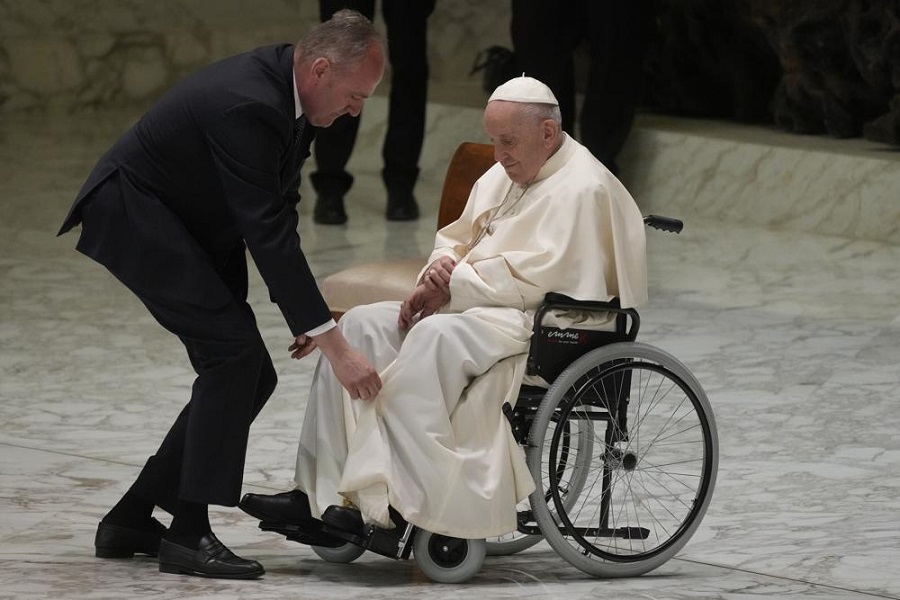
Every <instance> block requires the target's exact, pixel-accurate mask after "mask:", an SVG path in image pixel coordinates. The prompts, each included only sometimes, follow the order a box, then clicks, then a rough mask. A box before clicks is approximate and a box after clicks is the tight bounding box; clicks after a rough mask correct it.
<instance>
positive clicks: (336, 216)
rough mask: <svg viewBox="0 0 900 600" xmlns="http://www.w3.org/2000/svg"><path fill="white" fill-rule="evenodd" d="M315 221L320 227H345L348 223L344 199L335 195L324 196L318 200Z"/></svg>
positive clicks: (314, 210)
mask: <svg viewBox="0 0 900 600" xmlns="http://www.w3.org/2000/svg"><path fill="white" fill-rule="evenodd" d="M313 221H315V222H316V223H319V224H320V225H343V224H344V223H346V222H347V213H346V212H345V211H344V198H343V197H342V196H338V195H334V194H323V195H321V196H319V197H317V198H316V206H315V208H314V209H313Z"/></svg>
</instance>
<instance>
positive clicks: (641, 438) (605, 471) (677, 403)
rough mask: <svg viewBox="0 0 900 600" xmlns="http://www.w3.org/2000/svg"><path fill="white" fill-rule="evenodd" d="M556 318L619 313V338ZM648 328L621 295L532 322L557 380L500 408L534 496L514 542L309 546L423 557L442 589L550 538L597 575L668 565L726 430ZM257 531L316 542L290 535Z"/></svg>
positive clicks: (711, 482) (540, 362)
mask: <svg viewBox="0 0 900 600" xmlns="http://www.w3.org/2000/svg"><path fill="white" fill-rule="evenodd" d="M644 221H645V223H646V224H647V225H649V226H651V227H654V228H657V229H662V230H666V231H672V232H676V233H677V232H680V231H681V228H682V224H681V221H678V220H676V219H670V218H666V217H657V216H653V215H651V216H648V217H645V218H644ZM552 310H579V311H591V312H603V313H612V314H614V315H615V317H614V319H615V330H614V331H589V330H577V329H569V330H561V329H558V328H555V327H553V326H547V325H545V324H544V317H545V316H546V315H547V314H548V313H549V312H550V311H552ZM639 328H640V316H639V314H638V312H637V311H636V310H634V309H633V308H622V307H621V306H620V305H619V303H618V300H617V299H613V301H611V302H596V301H591V302H584V301H576V300H574V299H572V298H568V297H566V296H563V295H560V294H552V293H551V294H548V295H547V296H546V298H545V301H544V303H543V304H542V305H541V307H540V308H539V310H538V311H537V313H536V315H535V319H534V329H533V336H532V343H531V346H530V350H529V356H528V362H527V373H528V374H529V375H539V376H541V377H543V378H544V379H545V380H546V381H552V383H551V384H550V386H549V387H548V388H543V387H533V386H525V385H523V386H522V388H521V389H520V391H519V394H518V399H517V402H516V406H515V407H511V406H509V405H508V404H505V405H504V406H503V411H504V414H505V415H506V417H507V418H508V419H509V422H510V424H511V427H512V431H513V435H514V436H515V437H516V440H517V441H518V442H519V443H520V444H522V445H524V446H525V452H526V458H527V462H528V466H529V468H530V469H531V473H532V476H533V477H534V480H535V486H536V489H535V491H534V492H533V493H532V494H531V496H530V497H529V501H528V504H529V506H528V507H524V506H520V507H519V509H518V530H517V531H516V532H515V533H513V534H510V535H509V536H503V537H502V538H495V539H491V540H464V539H457V538H451V537H448V536H443V535H438V534H433V533H430V532H427V531H424V530H420V529H418V528H416V527H415V526H412V525H407V526H406V527H404V528H402V531H396V530H390V531H386V530H382V529H380V528H378V527H375V526H374V525H367V526H366V527H365V528H364V531H363V532H362V534H361V535H354V534H351V533H348V532H344V531H340V530H336V529H332V528H329V527H328V526H327V525H323V526H322V531H323V532H324V533H325V534H327V535H328V536H332V537H333V538H337V539H339V540H342V541H344V542H345V544H344V545H342V546H337V547H326V546H317V545H313V550H314V551H315V552H316V554H318V555H319V556H321V557H322V558H324V559H325V560H327V561H330V562H336V563H349V562H352V561H353V560H355V559H356V558H358V557H359V556H360V555H362V553H363V552H364V551H365V550H371V551H373V552H376V553H378V554H381V555H384V556H388V557H391V558H396V559H408V558H409V557H410V554H413V556H414V558H415V560H416V563H417V564H418V566H419V568H420V569H422V571H423V572H424V573H425V575H426V576H428V577H429V578H430V579H432V580H434V581H438V582H443V583H460V582H463V581H466V580H468V579H469V578H471V577H472V576H473V575H475V573H477V572H478V570H479V569H480V568H481V565H482V563H483V560H484V557H485V555H486V554H490V555H508V554H513V553H515V552H520V551H522V550H524V549H526V548H528V547H530V546H533V545H534V544H536V543H537V542H539V541H540V540H541V539H546V541H547V542H548V544H550V546H551V547H552V548H553V549H554V550H555V551H556V552H557V553H558V554H559V555H560V556H561V557H562V558H563V559H565V560H566V561H567V562H569V563H570V564H572V565H573V566H575V567H576V568H579V569H581V570H582V571H584V572H585V573H588V574H591V575H594V576H599V577H629V576H637V575H641V574H643V573H646V572H649V571H651V570H653V569H655V568H657V567H658V566H660V565H662V564H663V563H665V562H666V561H668V560H669V559H670V558H672V557H673V556H674V555H675V554H676V553H677V552H678V551H679V550H681V548H683V547H684V545H685V544H686V543H687V542H688V541H689V539H690V538H691V536H692V535H693V533H694V532H695V531H696V529H697V528H698V527H699V524H700V521H701V520H702V518H703V516H704V514H705V512H706V509H707V508H708V506H709V503H710V501H711V498H712V493H713V489H714V487H715V480H716V473H717V469H718V434H717V430H716V424H715V418H714V416H713V413H712V408H711V406H710V403H709V400H708V398H707V397H706V394H705V392H704V391H703V388H702V386H701V385H700V383H699V382H698V381H697V379H696V378H695V377H694V376H693V374H692V373H691V372H690V371H689V370H688V369H687V367H686V366H685V365H684V364H683V363H681V362H680V361H679V360H678V359H676V358H675V357H674V356H672V355H671V354H669V353H667V352H665V351H663V350H661V349H659V348H656V347H654V346H651V345H648V344H643V343H640V342H637V341H635V340H636V338H637V333H638V330H639ZM598 429H600V430H602V431H598ZM260 528H262V529H266V530H270V531H277V532H279V533H282V534H284V535H286V536H287V537H288V539H294V540H296V541H300V542H303V543H313V544H315V542H314V541H313V542H310V540H309V537H308V536H307V533H304V532H301V531H299V530H297V531H294V530H293V529H292V528H291V527H290V526H285V525H279V524H272V523H261V524H260ZM398 529H399V528H398ZM324 539H328V538H327V536H326V537H325V538H324Z"/></svg>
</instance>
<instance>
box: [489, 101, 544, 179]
mask: <svg viewBox="0 0 900 600" xmlns="http://www.w3.org/2000/svg"><path fill="white" fill-rule="evenodd" d="M522 108H523V105H522V104H520V103H517V102H507V101H504V100H494V101H493V102H489V103H488V105H487V108H485V110H484V131H485V133H487V136H488V137H489V138H490V139H491V142H493V144H494V158H495V159H496V160H497V162H499V163H500V164H501V165H502V166H503V168H504V169H505V170H506V174H507V175H509V178H510V179H512V180H513V181H515V182H516V183H520V184H527V183H529V182H531V180H532V179H534V177H535V176H536V175H537V174H538V171H540V169H541V167H542V166H543V165H544V163H545V162H546V161H547V158H548V157H549V156H550V154H552V148H553V143H554V140H555V127H556V123H555V122H553V121H550V120H545V121H540V120H537V119H536V118H535V117H534V116H532V115H530V114H527V113H525V111H523V110H522Z"/></svg>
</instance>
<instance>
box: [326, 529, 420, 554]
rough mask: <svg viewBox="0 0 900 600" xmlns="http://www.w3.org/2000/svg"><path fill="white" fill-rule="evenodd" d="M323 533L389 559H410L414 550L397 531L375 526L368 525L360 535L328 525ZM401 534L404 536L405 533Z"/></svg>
mask: <svg viewBox="0 0 900 600" xmlns="http://www.w3.org/2000/svg"><path fill="white" fill-rule="evenodd" d="M322 531H323V532H324V533H325V534H327V535H330V536H333V537H334V538H339V539H340V540H343V542H349V543H351V544H353V545H355V546H359V547H360V548H364V549H366V550H369V551H371V552H374V553H375V554H380V555H381V556H386V557H388V558H395V559H400V558H409V554H410V551H411V550H412V547H411V545H409V544H406V543H405V542H406V539H407V536H406V535H405V534H404V535H398V532H397V531H396V530H393V529H381V528H380V527H376V526H375V525H366V526H365V527H364V528H363V530H362V532H361V533H360V534H359V535H356V534H353V533H350V532H348V531H342V530H340V529H334V528H332V527H329V526H328V525H324V526H323V527H322ZM400 533H401V534H403V533H404V532H400ZM343 542H342V543H343Z"/></svg>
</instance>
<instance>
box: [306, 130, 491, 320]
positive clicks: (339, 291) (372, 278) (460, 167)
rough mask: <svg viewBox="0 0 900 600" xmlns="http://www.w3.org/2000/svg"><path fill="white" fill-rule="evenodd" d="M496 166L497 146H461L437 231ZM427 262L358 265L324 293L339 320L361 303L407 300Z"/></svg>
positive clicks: (325, 285) (333, 278) (326, 284)
mask: <svg viewBox="0 0 900 600" xmlns="http://www.w3.org/2000/svg"><path fill="white" fill-rule="evenodd" d="M493 164H494V147H493V146H491V145H490V144H478V143H474V142H463V143H462V144H460V145H459V147H458V148H457V149H456V152H455V153H454V154H453V158H451V159H450V165H449V166H448V167H447V175H446V176H445V177H444V186H443V189H442V190H441V204H440V207H439V208H438V221H437V229H440V228H442V227H444V226H445V225H448V224H450V223H452V222H453V221H455V220H456V219H458V218H459V215H460V214H461V213H462V210H463V208H464V207H465V205H466V200H468V198H469V192H470V191H471V190H472V186H473V185H474V184H475V181H476V180H477V179H478V178H479V177H481V176H482V175H483V174H484V172H485V171H487V170H488V169H489V168H490V167H491V165H493ZM425 260H426V259H425V258H410V259H405V260H388V261H378V262H371V263H364V264H360V265H354V266H352V267H349V268H347V269H344V270H342V271H338V272H337V273H334V274H332V275H329V276H328V277H326V278H325V280H324V281H323V282H322V294H323V295H324V296H325V301H326V302H328V306H329V308H330V309H331V314H332V315H334V318H335V319H339V318H340V317H341V315H343V314H344V313H345V312H347V311H348V310H350V309H351V308H353V307H354V306H357V305H360V304H371V303H372V302H381V301H383V300H405V299H406V298H407V297H408V296H409V294H410V293H411V292H412V290H413V287H414V286H415V283H416V276H417V275H418V274H419V271H421V270H422V268H423V267H424V266H425Z"/></svg>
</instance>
